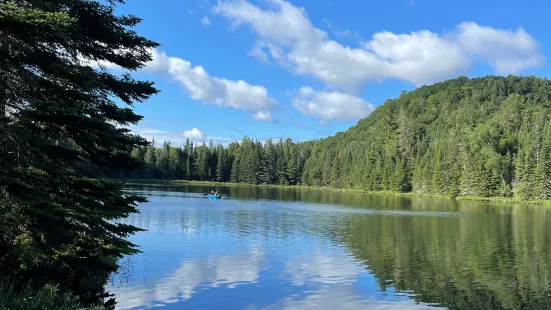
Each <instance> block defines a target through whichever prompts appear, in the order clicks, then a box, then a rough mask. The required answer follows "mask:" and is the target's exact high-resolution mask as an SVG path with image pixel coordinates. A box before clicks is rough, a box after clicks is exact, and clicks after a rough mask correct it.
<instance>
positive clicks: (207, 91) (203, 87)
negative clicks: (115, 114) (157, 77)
mask: <svg viewBox="0 0 551 310" xmlns="http://www.w3.org/2000/svg"><path fill="white" fill-rule="evenodd" d="M151 54H152V60H151V61H150V62H148V63H146V65H145V67H144V68H143V70H144V71H147V72H151V73H156V74H168V75H169V76H170V77H171V78H172V79H174V80H176V81H178V82H179V83H180V84H181V85H182V86H183V87H184V89H185V90H186V91H187V92H188V94H189V96H190V97H191V98H192V99H194V100H199V101H203V102H204V103H207V104H216V105H218V106H221V107H231V108H234V109H240V110H245V111H253V112H257V111H264V112H265V111H269V110H271V109H274V108H276V106H277V102H276V100H275V99H273V98H272V97H270V96H269V95H268V90H267V89H266V88H265V87H264V86H260V85H251V84H249V83H247V82H245V81H243V80H237V81H233V80H228V79H225V78H219V77H213V76H211V75H209V74H208V73H207V71H205V69H204V68H203V67H202V66H195V67H194V66H192V64H191V63H190V62H189V61H186V60H184V59H182V58H179V57H170V56H167V55H166V54H165V53H164V52H162V51H158V50H157V49H152V50H151ZM81 61H83V62H85V63H87V64H89V65H91V66H94V67H98V65H99V64H101V65H104V66H105V67H106V69H119V70H120V69H121V67H119V66H117V65H115V64H112V63H107V62H96V61H89V60H84V59H82V60H81Z"/></svg>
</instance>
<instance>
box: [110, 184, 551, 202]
mask: <svg viewBox="0 0 551 310" xmlns="http://www.w3.org/2000/svg"><path fill="white" fill-rule="evenodd" d="M111 180H115V181H122V182H125V183H160V184H173V185H178V184H182V185H184V184H187V185H205V186H206V185H218V186H230V187H258V188H282V189H308V190H330V191H333V192H341V193H358V194H368V195H380V196H394V197H409V198H428V199H445V200H455V201H478V202H489V203H498V204H526V205H549V206H551V200H519V199H515V198H509V197H479V196H458V197H455V198H453V197H451V196H445V195H437V194H418V193H415V192H407V193H400V192H389V191H371V192H368V191H366V190H364V189H361V188H335V187H318V186H307V185H278V184H257V185H253V184H245V183H232V182H217V181H188V180H162V179H131V178H129V179H111Z"/></svg>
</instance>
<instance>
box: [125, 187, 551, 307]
mask: <svg viewBox="0 0 551 310" xmlns="http://www.w3.org/2000/svg"><path fill="white" fill-rule="evenodd" d="M209 189H210V188H209V187H201V186H199V187H197V186H178V187H171V188H170V190H173V191H180V192H199V193H200V192H207V191H208V190H209ZM216 189H217V190H218V191H219V192H222V193H226V194H229V195H230V197H232V198H238V199H267V200H280V201H305V202H312V203H320V204H325V203H327V204H339V205H348V206H354V207H358V208H359V207H368V208H370V209H380V210H379V211H382V210H392V211H394V212H399V211H431V213H429V212H427V213H425V214H421V213H412V214H413V215H411V216H407V214H408V213H404V215H397V214H396V213H395V214H385V213H383V214H381V213H374V214H355V213H351V212H342V213H339V212H332V211H330V212H315V210H316V209H315V208H306V209H304V210H302V209H301V208H300V207H298V208H288V210H286V211H285V212H273V211H270V208H277V207H279V206H280V205H277V204H273V203H269V202H266V206H264V202H258V201H256V202H255V204H254V206H251V208H247V207H245V205H244V204H246V202H240V208H239V210H235V209H229V210H227V211H221V210H216V211H212V212H211V211H209V210H208V208H207V209H200V210H201V211H197V210H195V211H190V209H189V208H179V207H175V208H173V209H170V208H169V209H168V210H167V209H166V208H164V209H163V213H162V214H157V215H155V217H156V218H155V221H159V220H161V221H165V220H166V221H180V227H182V232H183V233H184V232H187V233H189V232H192V231H193V228H197V227H201V229H203V230H206V231H204V233H208V231H209V230H212V231H220V230H223V231H226V232H232V233H236V234H238V235H240V236H245V235H258V236H262V237H265V238H268V237H270V238H274V237H275V238H278V239H285V238H288V237H295V236H301V235H302V236H306V237H308V236H312V235H317V236H322V237H324V238H330V239H331V240H333V241H335V242H338V243H341V244H345V245H346V246H347V247H348V248H349V250H350V251H351V252H352V254H353V255H354V257H355V258H356V259H358V260H360V261H362V262H364V264H365V265H367V266H368V267H369V269H371V270H372V271H373V273H374V274H375V275H376V277H377V278H378V282H379V283H378V285H379V286H380V288H381V289H382V290H385V289H386V288H387V287H389V286H392V287H394V288H395V289H396V290H400V291H406V292H410V293H411V294H412V298H414V299H415V300H417V301H420V302H426V303H434V304H439V305H442V306H446V307H449V308H451V309H549V308H551V297H549V296H548V295H549V294H550V293H551V289H550V288H551V269H550V263H551V262H550V260H551V235H550V234H549V232H548V231H547V227H551V226H550V225H551V223H549V221H551V218H550V217H549V216H548V212H549V211H548V209H546V208H544V207H530V208H528V207H518V206H510V205H489V204H483V203H477V202H468V201H463V202H461V201H455V202H453V201H448V200H433V199H421V198H403V197H392V196H374V195H371V196H369V195H362V194H349V193H339V192H335V191H322V190H315V189H306V190H303V189H294V188H290V189H276V188H260V187H216ZM220 203H221V204H224V203H225V202H222V201H220ZM230 205H231V204H227V206H230ZM300 206H304V205H300ZM263 208H264V209H263ZM432 211H435V212H432ZM440 211H447V212H458V211H461V212H465V213H461V214H458V213H455V214H451V215H452V216H449V215H450V214H438V213H437V212H440ZM148 212H149V211H148V210H142V214H141V215H137V216H135V217H130V218H129V219H128V221H130V222H131V223H130V224H133V225H137V226H140V227H144V228H146V229H151V228H153V229H156V228H155V227H160V226H162V225H163V224H161V225H159V224H160V223H154V224H153V225H152V227H149V224H150V222H151V221H152V219H150V218H149V216H148ZM197 212H207V213H208V212H210V213H209V214H207V215H205V214H198V213H197ZM230 213H231V214H230ZM425 215H427V216H425ZM440 215H444V216H440ZM458 215H460V216H458ZM161 218H162V219H161ZM134 220H136V221H137V222H133V221H134Z"/></svg>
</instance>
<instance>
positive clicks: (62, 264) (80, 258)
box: [0, 0, 158, 306]
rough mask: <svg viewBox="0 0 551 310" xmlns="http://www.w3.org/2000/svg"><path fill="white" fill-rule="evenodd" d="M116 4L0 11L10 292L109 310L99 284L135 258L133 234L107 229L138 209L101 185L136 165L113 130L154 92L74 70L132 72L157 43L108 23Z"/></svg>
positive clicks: (0, 137)
mask: <svg viewBox="0 0 551 310" xmlns="http://www.w3.org/2000/svg"><path fill="white" fill-rule="evenodd" d="M119 3H123V2H122V1H117V0H111V1H108V2H102V3H100V2H99V1H84V0H72V1H66V0H58V1H53V0H52V1H42V0H40V1H39V0H25V1H23V0H17V1H2V2H1V3H0V50H1V56H0V84H1V86H0V236H2V237H1V238H0V274H2V276H3V279H9V281H10V283H12V284H14V288H15V289H16V290H17V289H23V288H24V287H26V286H29V285H30V286H32V287H34V288H35V289H39V288H40V287H42V286H44V285H45V284H47V283H53V284H56V285H57V286H58V288H59V289H60V291H61V292H68V293H72V294H74V295H76V296H78V297H79V298H80V300H81V302H82V303H83V304H85V305H91V304H101V303H104V304H105V305H107V306H112V305H113V300H112V299H111V298H108V297H109V295H108V294H107V293H106V291H105V289H104V284H105V281H106V280H107V277H108V276H109V274H110V273H111V272H115V271H117V268H118V267H117V260H118V258H120V257H122V256H123V255H126V254H133V253H136V252H137V248H136V247H135V245H133V244H132V243H131V242H129V241H128V240H126V237H127V236H128V235H130V234H132V233H134V232H137V231H139V229H138V228H137V227H134V226H130V225H125V224H120V223H117V222H116V220H117V219H120V218H124V217H126V216H128V215H129V214H130V213H134V212H137V209H136V204H137V203H138V202H143V201H145V199H144V198H143V197H138V196H130V195H127V194H124V193H123V191H122V184H120V183H114V182H111V181H107V180H104V179H102V177H103V176H106V175H107V174H109V173H112V172H119V171H127V170H129V169H134V168H137V167H138V166H139V162H138V161H137V159H136V158H133V157H132V156H130V152H131V151H132V149H133V148H135V147H139V146H145V145H147V141H146V140H144V139H143V138H141V137H138V136H135V135H133V134H131V133H130V130H129V129H126V128H125V126H127V125H131V124H136V123H138V122H139V121H140V120H141V119H142V117H141V116H139V115H136V114H135V113H134V112H133V111H132V109H131V108H130V107H131V106H132V105H133V103H135V102H140V101H144V100H146V99H148V98H149V97H150V96H151V95H153V94H155V93H157V90H156V89H155V88H154V87H153V83H151V82H147V81H138V80H135V79H133V78H132V77H131V76H130V74H129V73H125V74H123V75H120V76H116V75H114V74H111V73H110V72H108V71H106V70H105V69H102V68H99V69H97V68H93V67H91V66H90V65H89V62H85V61H83V60H82V59H90V60H94V61H98V62H109V63H112V64H116V65H118V66H119V67H121V68H123V69H126V70H128V71H133V70H137V69H139V68H141V67H142V66H144V65H145V63H146V62H148V61H150V60H151V59H152V58H151V53H150V51H151V49H152V48H155V47H156V46H158V44H157V43H155V42H153V41H150V40H148V39H146V38H144V37H142V36H139V35H138V34H136V33H135V32H134V31H133V30H132V29H131V28H132V27H134V26H136V25H137V24H138V23H139V22H140V19H139V18H137V17H134V16H115V15H114V13H113V12H114V7H115V5H117V4H119ZM113 98H117V100H119V101H120V103H121V104H125V105H127V106H129V107H119V106H117V104H115V102H114V101H113V100H114V99H113Z"/></svg>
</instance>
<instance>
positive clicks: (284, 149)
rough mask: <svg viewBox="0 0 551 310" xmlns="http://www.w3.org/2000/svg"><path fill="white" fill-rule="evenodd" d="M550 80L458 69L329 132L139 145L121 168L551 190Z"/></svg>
mask: <svg viewBox="0 0 551 310" xmlns="http://www.w3.org/2000/svg"><path fill="white" fill-rule="evenodd" d="M550 115H551V81H549V80H547V79H542V78H536V77H517V76H509V77H496V76H488V77H483V78H474V79H468V78H465V77H460V78H457V79H453V80H449V81H446V82H442V83H437V84H434V85H431V86H424V87H420V88H418V89H416V90H414V91H411V92H405V91H404V92H402V93H401V94H400V96H399V97H398V98H396V99H389V100H387V101H386V102H385V103H384V104H383V105H381V106H379V107H378V108H377V109H376V110H375V111H374V112H373V113H372V114H371V115H370V116H368V117H367V118H365V119H362V120H360V121H359V122H358V123H357V124H356V125H355V126H353V127H352V128H350V129H349V130H347V131H346V132H341V133H338V134H336V135H335V136H332V137H328V138H325V139H321V140H315V141H307V142H301V143H295V142H293V141H292V140H291V139H286V140H282V139H280V140H277V141H274V140H268V141H266V142H265V143H262V142H261V141H254V140H252V139H249V138H248V137H244V138H243V140H242V141H241V142H240V143H238V142H233V143H230V144H229V145H228V146H227V147H223V146H221V145H214V144H213V143H209V144H208V145H207V144H206V143H203V144H200V145H193V143H190V142H189V141H188V142H187V143H186V145H185V146H184V147H182V148H180V147H175V146H171V145H170V143H169V142H165V143H164V144H163V145H162V146H161V147H158V148H155V147H153V146H147V147H139V148H136V149H134V150H133V153H132V155H133V156H134V157H135V158H136V159H138V160H139V161H143V162H145V167H144V169H142V170H140V171H136V172H134V173H132V174H125V175H119V176H124V177H128V178H149V179H152V178H154V179H182V180H199V181H218V182H234V183H246V184H277V185H304V186H316V187H324V186H330V187H334V188H355V189H361V190H365V191H369V192H394V193H409V192H412V193H415V194H419V195H426V196H431V195H432V196H445V197H454V198H455V197H464V198H466V199H470V198H472V197H483V198H499V199H505V200H508V199H514V200H523V201H526V200H548V199H549V198H551V119H550Z"/></svg>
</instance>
